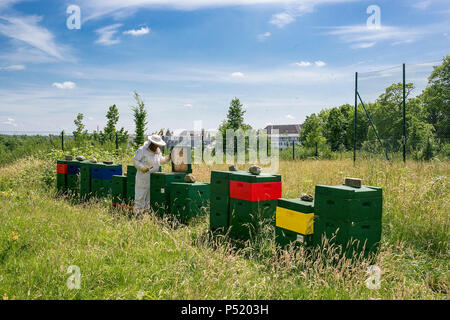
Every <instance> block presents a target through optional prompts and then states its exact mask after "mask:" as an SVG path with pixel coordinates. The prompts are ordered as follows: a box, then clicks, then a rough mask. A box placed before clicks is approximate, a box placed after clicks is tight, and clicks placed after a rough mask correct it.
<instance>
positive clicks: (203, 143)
mask: <svg viewBox="0 0 450 320" xmlns="http://www.w3.org/2000/svg"><path fill="white" fill-rule="evenodd" d="M204 135H205V131H204V129H202V163H203V153H204V151H205V142H204V141H205V137H204Z"/></svg>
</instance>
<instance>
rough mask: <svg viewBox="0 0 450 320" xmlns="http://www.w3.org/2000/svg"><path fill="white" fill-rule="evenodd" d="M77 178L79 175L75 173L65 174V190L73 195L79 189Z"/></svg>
mask: <svg viewBox="0 0 450 320" xmlns="http://www.w3.org/2000/svg"><path fill="white" fill-rule="evenodd" d="M78 178H79V176H78V175H76V174H68V175H67V190H68V191H69V192H71V193H72V194H74V195H76V194H78V192H79V190H80V185H79V179H78Z"/></svg>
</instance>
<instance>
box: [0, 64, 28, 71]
mask: <svg viewBox="0 0 450 320" xmlns="http://www.w3.org/2000/svg"><path fill="white" fill-rule="evenodd" d="M25 69H26V67H25V66H24V65H23V64H13V65H11V66H7V67H0V71H1V70H3V71H20V70H25Z"/></svg>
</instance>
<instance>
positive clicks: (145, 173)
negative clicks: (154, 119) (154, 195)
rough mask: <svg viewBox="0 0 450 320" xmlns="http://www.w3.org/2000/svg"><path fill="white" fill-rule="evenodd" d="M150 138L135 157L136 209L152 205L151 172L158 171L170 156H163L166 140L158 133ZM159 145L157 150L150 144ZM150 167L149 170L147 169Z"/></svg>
mask: <svg viewBox="0 0 450 320" xmlns="http://www.w3.org/2000/svg"><path fill="white" fill-rule="evenodd" d="M148 139H149V140H148V141H146V142H145V143H144V145H143V146H142V147H140V148H139V149H138V151H137V152H136V154H135V156H134V157H133V161H134V166H135V167H136V169H137V173H136V187H135V188H136V189H135V196H134V209H136V210H140V209H146V208H148V207H149V205H150V173H152V172H157V171H158V170H159V167H160V165H162V164H165V163H167V162H168V161H169V159H170V156H166V157H163V155H162V154H161V150H160V149H159V147H160V146H164V145H165V142H164V141H163V140H162V139H161V137H160V136H158V135H152V136H151V137H149V138H148ZM152 144H154V145H157V146H158V148H157V149H156V150H155V151H152V150H150V148H149V147H150V145H152ZM147 169H148V170H147Z"/></svg>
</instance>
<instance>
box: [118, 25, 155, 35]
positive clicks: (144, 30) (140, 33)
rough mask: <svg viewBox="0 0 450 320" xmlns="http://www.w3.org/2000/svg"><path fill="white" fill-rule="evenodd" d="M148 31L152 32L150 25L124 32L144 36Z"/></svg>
mask: <svg viewBox="0 0 450 320" xmlns="http://www.w3.org/2000/svg"><path fill="white" fill-rule="evenodd" d="M147 33H150V28H148V27H141V28H140V29H139V30H134V29H132V30H127V31H124V32H123V34H129V35H132V36H136V37H137V36H142V35H144V34H147Z"/></svg>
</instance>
